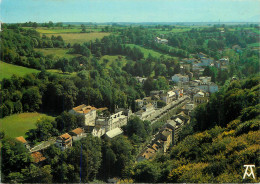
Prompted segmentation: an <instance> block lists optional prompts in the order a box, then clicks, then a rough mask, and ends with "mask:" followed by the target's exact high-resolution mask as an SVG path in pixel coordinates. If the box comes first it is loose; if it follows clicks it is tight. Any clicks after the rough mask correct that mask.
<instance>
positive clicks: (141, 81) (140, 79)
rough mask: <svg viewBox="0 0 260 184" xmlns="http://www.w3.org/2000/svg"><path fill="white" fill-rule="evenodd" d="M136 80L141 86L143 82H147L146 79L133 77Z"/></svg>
mask: <svg viewBox="0 0 260 184" xmlns="http://www.w3.org/2000/svg"><path fill="white" fill-rule="evenodd" d="M135 78H136V80H137V81H138V82H139V83H141V84H144V82H145V81H146V80H147V78H146V77H138V76H137V77H135Z"/></svg>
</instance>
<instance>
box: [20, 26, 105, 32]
mask: <svg viewBox="0 0 260 184" xmlns="http://www.w3.org/2000/svg"><path fill="white" fill-rule="evenodd" d="M23 28H24V29H35V28H33V27H23ZM36 31H37V32H39V33H41V34H58V33H81V31H82V28H81V27H80V26H74V27H71V28H68V27H65V26H64V27H63V28H61V27H52V28H47V27H37V28H36ZM86 31H87V32H101V31H102V27H100V26H99V27H98V28H94V26H86Z"/></svg>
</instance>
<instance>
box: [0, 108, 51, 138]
mask: <svg viewBox="0 0 260 184" xmlns="http://www.w3.org/2000/svg"><path fill="white" fill-rule="evenodd" d="M42 117H48V118H52V119H54V118H53V117H52V116H47V115H46V114H40V113H37V112H33V113H21V114H14V115H11V116H8V117H5V118H2V119H0V131H4V132H5V136H7V137H13V138H14V137H19V136H24V137H26V136H25V133H26V132H27V131H28V130H30V129H33V128H35V127H36V122H37V120H38V119H39V118H42Z"/></svg>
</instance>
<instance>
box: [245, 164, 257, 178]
mask: <svg viewBox="0 0 260 184" xmlns="http://www.w3.org/2000/svg"><path fill="white" fill-rule="evenodd" d="M244 167H246V170H245V173H244V176H243V179H245V178H246V176H248V177H250V176H251V175H252V176H253V178H254V179H255V175H254V171H253V167H255V165H244ZM249 167H250V171H251V172H250V173H249V174H248V168H249Z"/></svg>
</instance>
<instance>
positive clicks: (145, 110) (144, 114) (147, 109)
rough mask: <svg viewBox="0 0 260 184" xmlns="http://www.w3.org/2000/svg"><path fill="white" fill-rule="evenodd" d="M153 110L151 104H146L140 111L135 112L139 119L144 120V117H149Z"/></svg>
mask: <svg viewBox="0 0 260 184" xmlns="http://www.w3.org/2000/svg"><path fill="white" fill-rule="evenodd" d="M154 112H155V110H154V107H153V105H152V104H150V103H149V104H147V105H145V106H143V108H142V109H141V110H140V111H137V112H136V113H135V114H136V115H137V116H138V117H139V118H140V119H141V120H145V119H146V118H148V117H150V116H151V115H152V114H153V113H154Z"/></svg>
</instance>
